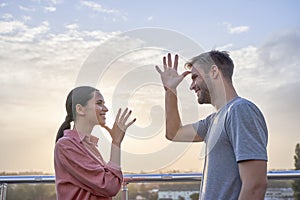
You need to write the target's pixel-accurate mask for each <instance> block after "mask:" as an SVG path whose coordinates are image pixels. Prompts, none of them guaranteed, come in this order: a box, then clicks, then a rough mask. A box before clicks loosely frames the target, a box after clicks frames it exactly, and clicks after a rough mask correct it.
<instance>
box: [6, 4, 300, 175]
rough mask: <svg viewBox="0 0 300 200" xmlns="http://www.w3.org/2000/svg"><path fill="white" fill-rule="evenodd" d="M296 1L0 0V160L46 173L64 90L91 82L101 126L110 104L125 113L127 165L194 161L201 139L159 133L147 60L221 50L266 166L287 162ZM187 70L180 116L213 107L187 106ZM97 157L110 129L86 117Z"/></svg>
mask: <svg viewBox="0 0 300 200" xmlns="http://www.w3.org/2000/svg"><path fill="white" fill-rule="evenodd" d="M299 8H300V2H299V1H297V0H286V1H280V0H265V1H258V0H253V1H243V0H241V1H234V0H228V1H219V2H216V1H202V0H201V1H192V0H187V1H178V2H176V1H170V0H165V1H157V0H152V1H137V0H132V1H121V0H112V1H96V0H74V1H70V0H69V1H66V0H27V1H21V0H20V1H15V0H11V1H2V0H1V1H0V69H1V73H0V109H1V112H2V113H1V115H0V132H1V140H0V156H1V162H0V171H5V172H18V171H40V172H45V173H54V167H53V149H54V144H55V137H56V132H57V130H58V128H59V126H60V125H61V123H62V122H63V121H64V118H65V116H66V112H65V108H64V104H65V99H66V96H67V94H68V92H69V91H70V90H71V89H73V88H74V87H76V86H78V85H91V86H94V87H97V88H99V89H100V91H101V93H102V94H103V95H104V98H105V101H106V104H107V106H108V108H109V113H108V119H107V124H108V125H110V126H111V125H112V124H113V119H114V117H115V115H116V112H117V110H118V108H119V107H121V108H125V107H127V106H128V107H129V108H130V109H132V110H133V114H132V115H133V116H132V118H134V117H136V118H137V122H136V123H135V124H134V126H132V127H130V128H129V129H128V131H127V135H126V136H125V139H124V141H123V144H122V168H123V170H124V171H127V172H134V173H139V172H157V171H168V170H180V171H193V172H200V171H201V169H202V167H203V158H202V157H201V155H200V152H201V150H202V148H203V144H201V143H195V144H191V143H173V142H170V141H167V140H166V139H165V137H164V130H165V123H164V118H165V116H164V90H163V87H162V85H161V82H160V78H159V75H158V74H157V72H156V71H155V68H154V66H155V65H158V66H161V65H162V57H163V56H164V55H166V53H168V52H172V53H177V54H178V55H179V59H180V60H179V64H180V67H179V72H180V73H181V72H183V71H184V70H185V69H184V68H183V65H184V62H185V61H186V60H187V59H188V58H191V57H193V56H196V55H198V54H200V53H202V52H204V51H209V50H211V49H218V50H227V51H229V52H230V55H231V57H232V59H233V60H234V63H235V71H234V76H233V82H234V85H235V87H236V89H237V92H238V94H239V95H240V96H242V97H244V98H247V99H249V100H251V101H253V102H254V103H255V104H256V105H257V106H258V107H259V108H260V109H261V111H262V112H263V114H264V116H265V119H266V122H267V125H268V130H269V140H268V156H269V160H268V169H269V170H281V169H293V167H294V166H293V163H294V160H293V155H294V149H295V146H296V144H297V143H300V132H299V130H300V123H299V122H300V121H299V116H300V106H298V104H299V99H300V93H299V89H300V21H299V19H300V13H299ZM190 83H191V80H190V78H189V77H187V78H186V79H185V80H184V81H183V82H182V84H181V85H180V86H179V88H178V103H179V109H180V114H181V117H182V123H183V124H187V123H194V122H196V121H197V120H199V119H202V118H204V117H205V116H207V115H208V114H210V113H211V112H214V111H215V110H214V108H213V107H211V106H209V105H198V104H197V101H196V96H195V94H194V93H193V92H192V91H190V90H189V84H190ZM93 134H94V135H96V136H97V137H99V138H100V143H99V150H100V151H101V153H102V154H103V156H104V158H105V159H108V158H109V143H110V138H109V136H108V134H107V132H105V130H103V129H101V128H100V127H95V129H94V130H93Z"/></svg>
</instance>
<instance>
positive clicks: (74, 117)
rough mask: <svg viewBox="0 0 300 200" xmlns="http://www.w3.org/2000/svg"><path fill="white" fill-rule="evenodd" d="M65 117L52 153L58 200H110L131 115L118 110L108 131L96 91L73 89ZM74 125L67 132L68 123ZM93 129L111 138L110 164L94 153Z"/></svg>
mask: <svg viewBox="0 0 300 200" xmlns="http://www.w3.org/2000/svg"><path fill="white" fill-rule="evenodd" d="M66 110H67V116H66V118H65V121H64V123H63V124H62V125H61V127H60V129H59V130H58V133H57V137H56V144H55V150H54V166H55V179H56V180H55V184H56V192H57V199H58V200H70V199H72V200H73V199H76V200H94V199H95V200H96V199H97V200H98V199H111V198H112V197H113V196H115V195H116V194H117V193H118V191H119V190H120V187H121V184H122V180H123V174H122V171H121V168H120V157H121V156H120V152H121V150H120V149H121V143H122V140H123V137H124V134H125V131H126V129H127V128H128V127H129V126H130V125H132V124H133V123H134V122H135V120H136V119H133V120H132V121H130V122H127V121H128V118H129V116H130V114H131V111H128V109H127V108H126V109H125V110H124V112H122V113H121V109H119V111H118V113H117V116H116V120H115V123H114V125H113V127H112V129H110V128H109V127H107V126H106V125H105V119H106V118H105V114H106V112H107V111H108V109H107V108H106V106H105V101H104V98H103V96H102V95H101V93H100V92H99V90H97V89H95V88H93V87H89V86H81V87H77V88H75V89H73V90H72V91H71V92H70V93H69V95H68V97H67V101H66ZM72 121H73V122H74V126H73V129H71V125H70V123H71V122H72ZM95 125H100V126H102V127H104V128H105V129H106V130H107V131H108V132H109V133H110V136H111V138H112V143H111V154H110V161H109V162H108V163H106V162H105V161H104V160H103V158H102V156H101V154H100V152H99V151H98V149H97V141H98V138H97V137H95V136H93V135H91V132H92V130H93V128H94V126H95Z"/></svg>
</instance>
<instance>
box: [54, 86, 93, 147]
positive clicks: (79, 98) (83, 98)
mask: <svg viewBox="0 0 300 200" xmlns="http://www.w3.org/2000/svg"><path fill="white" fill-rule="evenodd" d="M95 91H99V90H97V89H96V88H93V87H90V86H80V87H76V88H74V89H73V90H71V92H70V93H69V94H68V97H67V100H66V111H67V116H66V118H65V121H64V122H63V123H62V125H61V126H60V128H59V130H58V132H57V135H56V139H55V142H57V141H58V140H59V138H61V137H63V135H64V130H66V129H70V128H71V122H72V121H74V120H75V118H76V105H77V104H80V105H82V106H86V104H87V102H88V101H89V100H90V99H91V98H92V97H93V96H92V93H93V92H95Z"/></svg>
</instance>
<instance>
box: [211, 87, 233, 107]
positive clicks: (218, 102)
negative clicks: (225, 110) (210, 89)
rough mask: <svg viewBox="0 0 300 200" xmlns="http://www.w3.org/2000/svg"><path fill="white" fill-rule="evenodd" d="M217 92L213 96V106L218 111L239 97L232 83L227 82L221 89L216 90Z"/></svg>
mask: <svg viewBox="0 0 300 200" xmlns="http://www.w3.org/2000/svg"><path fill="white" fill-rule="evenodd" d="M215 91H216V92H215V93H214V94H213V95H212V105H213V106H214V107H215V108H216V109H217V110H219V109H221V108H222V107H223V106H225V105H226V104H227V103H228V102H229V101H231V100H232V99H234V98H235V97H237V96H238V94H237V92H236V91H235V89H234V87H233V85H232V83H227V82H226V81H224V82H223V84H221V87H219V88H216V90H215Z"/></svg>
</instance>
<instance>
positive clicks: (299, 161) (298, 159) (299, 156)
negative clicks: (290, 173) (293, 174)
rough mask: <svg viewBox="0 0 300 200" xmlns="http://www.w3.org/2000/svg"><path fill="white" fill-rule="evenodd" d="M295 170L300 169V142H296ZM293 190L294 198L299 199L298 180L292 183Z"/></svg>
mask: <svg viewBox="0 0 300 200" xmlns="http://www.w3.org/2000/svg"><path fill="white" fill-rule="evenodd" d="M294 161H295V170H300V144H299V143H298V144H297V145H296V148H295V155H294ZM292 187H293V190H294V198H295V200H300V180H294V182H293V184H292Z"/></svg>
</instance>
